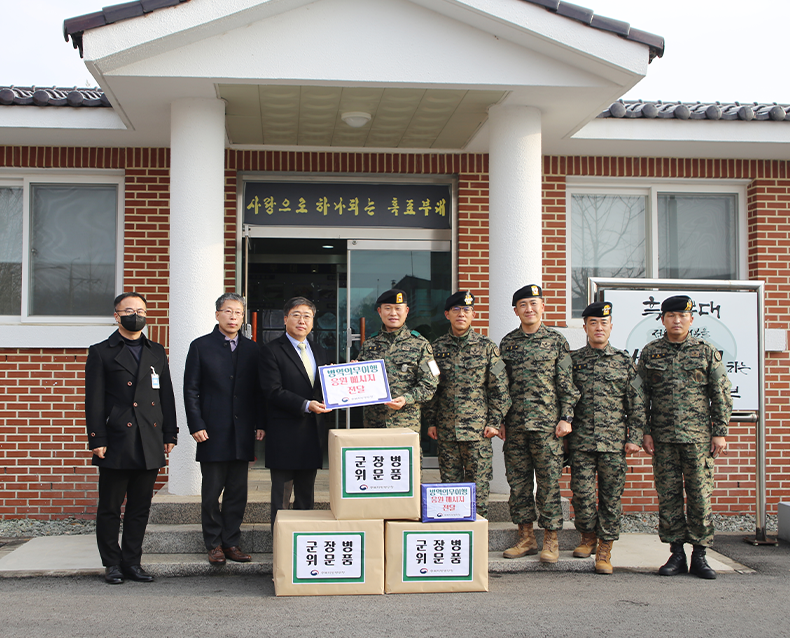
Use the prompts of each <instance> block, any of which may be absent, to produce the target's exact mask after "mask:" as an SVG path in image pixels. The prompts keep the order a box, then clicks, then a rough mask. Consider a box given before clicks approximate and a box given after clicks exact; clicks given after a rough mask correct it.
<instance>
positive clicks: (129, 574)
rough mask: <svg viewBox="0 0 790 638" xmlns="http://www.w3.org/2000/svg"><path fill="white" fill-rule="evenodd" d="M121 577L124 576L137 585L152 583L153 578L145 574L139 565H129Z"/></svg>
mask: <svg viewBox="0 0 790 638" xmlns="http://www.w3.org/2000/svg"><path fill="white" fill-rule="evenodd" d="M123 575H124V576H126V578H128V579H129V580H134V581H136V582H138V583H152V582H154V577H153V576H151V574H149V573H148V572H146V571H145V570H144V569H143V568H142V567H140V566H139V565H129V567H124V568H123Z"/></svg>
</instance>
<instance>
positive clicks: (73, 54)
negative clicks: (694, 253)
mask: <svg viewBox="0 0 790 638" xmlns="http://www.w3.org/2000/svg"><path fill="white" fill-rule="evenodd" d="M121 1H122V0H0V16H2V18H3V23H4V26H5V27H6V28H5V29H4V33H3V39H4V41H5V43H6V44H5V45H4V51H5V52H6V53H4V54H3V55H2V56H0V86H8V85H16V86H31V85H36V86H53V85H57V86H63V87H70V86H80V87H86V86H89V87H92V86H95V85H96V82H95V80H94V79H93V78H92V77H91V75H90V73H88V70H87V69H86V68H85V65H84V64H83V63H82V61H81V60H80V56H79V53H78V52H77V51H76V50H75V49H73V48H72V44H71V42H66V41H65V40H64V38H63V20H64V19H65V18H71V17H74V16H78V15H83V14H86V13H92V12H94V11H98V10H100V9H101V7H102V6H106V5H111V4H119V3H120V2H121ZM214 1H221V0H214ZM573 2H574V3H575V4H578V5H581V6H583V7H587V8H590V9H592V10H593V11H595V13H596V14H598V15H602V16H607V17H610V18H615V19H617V20H622V21H625V22H628V23H630V24H631V26H632V27H635V28H638V29H641V30H643V31H649V32H650V33H655V34H658V35H660V36H663V37H664V39H665V42H666V53H665V54H664V57H663V58H661V59H658V58H656V59H654V60H653V62H652V63H651V64H650V66H649V67H648V72H647V77H645V79H643V80H642V81H641V82H640V83H639V84H637V85H636V86H635V87H634V88H633V89H632V90H631V91H629V92H628V93H627V94H626V95H625V96H624V97H625V99H633V100H635V99H644V100H664V101H667V102H670V101H678V100H680V101H684V102H696V101H701V102H714V101H717V100H718V101H721V102H734V101H740V102H743V103H751V102H778V103H780V104H790V82H787V81H783V80H782V78H785V77H786V76H785V68H784V67H785V60H786V52H785V50H784V49H785V47H783V46H782V45H783V43H784V41H785V40H784V38H785V37H787V36H786V30H787V25H788V24H790V0H761V1H759V2H755V3H754V4H753V5H752V4H751V3H744V2H743V1H742V0H717V1H716V2H704V1H702V0H661V1H659V2H652V1H648V0H573ZM8 52H13V54H9V53H8Z"/></svg>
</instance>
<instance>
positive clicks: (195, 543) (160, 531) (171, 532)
mask: <svg viewBox="0 0 790 638" xmlns="http://www.w3.org/2000/svg"><path fill="white" fill-rule="evenodd" d="M535 537H536V538H537V541H538V547H540V546H541V545H542V543H543V530H542V529H538V528H536V529H535ZM558 538H559V542H560V550H568V551H570V550H572V549H573V548H574V547H576V545H577V544H578V542H579V534H578V533H577V532H576V530H575V529H574V528H573V523H571V522H566V523H565V524H564V528H563V530H562V531H561V532H560V533H559V535H558ZM517 539H518V527H517V526H516V525H513V524H512V523H504V522H490V523H489V524H488V549H489V551H492V552H502V551H503V550H505V549H507V548H508V547H512V546H513V545H514V544H515V543H516V540H517ZM240 547H241V548H242V549H243V550H244V551H245V552H247V553H250V554H267V553H271V551H272V532H271V525H269V524H268V523H253V524H249V523H245V524H244V525H242V526H241V541H240ZM143 553H144V554H202V555H205V553H206V549H205V545H204V544H203V534H202V532H201V527H200V525H199V524H194V523H192V524H181V525H163V524H156V523H154V524H149V525H148V528H147V530H146V533H145V540H144V542H143ZM500 557H501V554H500ZM503 560H505V559H503Z"/></svg>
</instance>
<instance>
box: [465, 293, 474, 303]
mask: <svg viewBox="0 0 790 638" xmlns="http://www.w3.org/2000/svg"><path fill="white" fill-rule="evenodd" d="M473 301H474V299H473V298H472V293H471V292H467V293H466V297H464V303H465V304H466V305H467V306H471V305H472V302H473Z"/></svg>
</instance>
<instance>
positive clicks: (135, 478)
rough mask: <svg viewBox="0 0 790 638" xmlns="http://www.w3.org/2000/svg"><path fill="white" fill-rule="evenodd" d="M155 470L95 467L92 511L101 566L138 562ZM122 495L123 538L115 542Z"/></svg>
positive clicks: (146, 523)
mask: <svg viewBox="0 0 790 638" xmlns="http://www.w3.org/2000/svg"><path fill="white" fill-rule="evenodd" d="M157 474H159V470H158V469H154V470H113V469H110V468H106V467H100V468H99V506H98V508H97V510H96V544H97V545H98V546H99V556H101V562H102V565H104V566H105V567H109V566H111V565H120V566H121V567H131V566H133V565H139V564H140V557H141V556H142V555H143V538H144V537H145V528H146V526H147V525H148V514H149V512H150V511H151V498H152V497H153V495H154V483H155V482H156V476H157ZM124 497H126V510H125V511H124V516H123V539H122V541H121V545H120V546H119V545H118V532H119V531H120V528H121V505H123V499H124Z"/></svg>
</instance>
